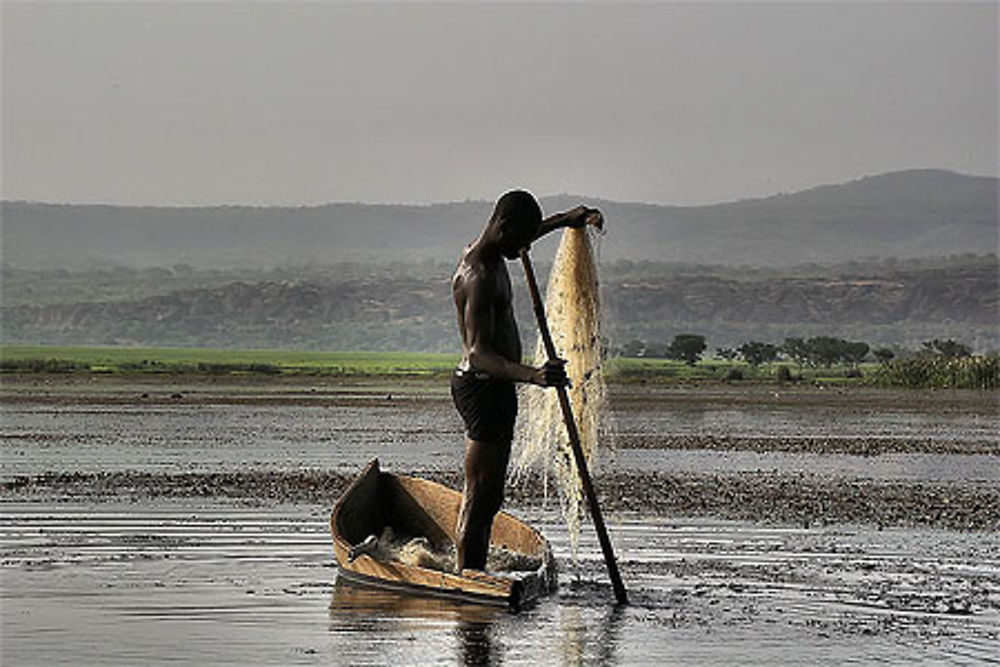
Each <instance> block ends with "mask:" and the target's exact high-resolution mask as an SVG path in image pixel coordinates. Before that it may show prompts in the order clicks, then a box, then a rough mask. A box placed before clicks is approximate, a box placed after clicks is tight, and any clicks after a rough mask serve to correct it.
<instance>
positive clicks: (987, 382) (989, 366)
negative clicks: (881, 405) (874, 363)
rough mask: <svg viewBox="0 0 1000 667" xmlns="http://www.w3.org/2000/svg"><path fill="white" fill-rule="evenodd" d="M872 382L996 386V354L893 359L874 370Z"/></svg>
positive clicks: (999, 363)
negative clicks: (876, 370) (875, 371)
mask: <svg viewBox="0 0 1000 667" xmlns="http://www.w3.org/2000/svg"><path fill="white" fill-rule="evenodd" d="M873 381H874V382H875V383H876V384H882V385H889V386H896V387H912V388H915V389H982V390H995V389H997V388H998V387H1000V355H996V354H988V355H984V356H978V357H951V358H949V357H944V356H936V355H935V356H932V355H918V356H916V357H910V358H908V359H897V360H895V361H892V362H890V363H888V364H886V365H885V366H883V367H881V368H880V369H879V370H878V372H877V373H876V374H875V377H874V379H873Z"/></svg>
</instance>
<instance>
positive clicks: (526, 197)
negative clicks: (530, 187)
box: [489, 190, 542, 259]
mask: <svg viewBox="0 0 1000 667" xmlns="http://www.w3.org/2000/svg"><path fill="white" fill-rule="evenodd" d="M541 224H542V209H541V207H540V206H539V205H538V202H537V201H536V200H535V198H534V196H533V195H532V194H531V193H530V192H525V191H524V190H511V191H510V192H508V193H506V194H504V195H503V196H502V197H500V199H498V200H497V205H496V207H495V208H494V209H493V215H492V216H490V222H489V226H490V228H492V229H493V230H494V232H495V234H496V236H495V237H494V238H495V239H496V243H497V246H498V247H499V249H500V253H501V254H502V255H503V256H504V257H506V258H507V259H517V256H518V253H520V251H521V249H522V248H526V247H528V246H529V245H531V242H532V241H534V240H535V238H536V237H537V236H538V229H539V227H540V226H541Z"/></svg>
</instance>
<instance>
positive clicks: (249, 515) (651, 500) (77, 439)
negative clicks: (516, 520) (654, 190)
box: [0, 378, 1000, 664]
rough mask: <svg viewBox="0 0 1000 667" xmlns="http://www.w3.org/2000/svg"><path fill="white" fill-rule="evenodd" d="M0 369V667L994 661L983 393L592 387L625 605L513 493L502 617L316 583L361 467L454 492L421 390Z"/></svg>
mask: <svg viewBox="0 0 1000 667" xmlns="http://www.w3.org/2000/svg"><path fill="white" fill-rule="evenodd" d="M4 380H5V381H4V384H3V387H2V388H0V410H2V417H3V428H2V431H0V435H2V439H0V447H2V450H0V451H2V454H3V458H2V461H0V465H2V474H0V506H2V507H3V513H2V514H3V519H2V523H0V528H2V530H0V538H2V540H0V552H2V553H0V567H2V570H0V574H2V577H3V586H2V602H3V604H2V611H0V614H2V621H3V628H2V629H3V634H2V637H3V654H2V657H3V662H4V664H70V663H72V664H136V663H151V662H152V663H157V662H168V661H170V662H182V663H188V664H230V663H232V664H237V663H239V664H247V663H257V664H265V663H266V664H330V663H331V662H333V663H340V664H345V663H346V664H385V663H387V662H399V663H401V664H434V663H439V664H454V663H455V662H456V661H459V662H461V661H466V662H477V661H480V662H481V661H483V660H492V661H493V662H508V663H517V664H524V663H532V664H634V663H643V662H653V661H665V660H666V661H670V662H675V663H676V662H679V663H685V664H686V663H706V664H721V663H727V664H730V663H733V662H740V663H743V664H771V663H774V662H805V661H808V662H817V663H820V664H842V663H843V662H845V661H850V660H855V661H864V662H875V661H888V662H897V663H903V662H911V661H925V662H926V661H931V662H935V661H937V662H948V663H950V664H961V663H963V662H968V663H969V664H982V663H984V662H987V663H988V662H989V661H991V660H994V661H995V660H996V652H995V647H996V645H997V643H998V641H1000V537H998V535H1000V530H998V528H1000V522H998V513H1000V509H998V508H1000V496H998V486H1000V485H998V484H997V477H996V475H997V468H998V466H997V465H996V464H997V462H998V460H1000V458H998V457H1000V446H998V444H997V435H996V424H997V418H998V409H997V401H996V396H988V395H983V394H978V393H962V392H957V393H953V392H942V393H936V394H935V393H931V392H927V393H910V392H886V391H879V390H864V389H862V390H858V392H857V393H856V394H854V395H852V394H851V393H850V391H853V390H849V391H845V392H844V393H840V392H839V391H837V390H830V389H819V388H791V389H790V390H785V389H778V390H775V388H773V387H710V388H683V389H682V388H652V389H651V388H635V387H618V388H614V387H613V388H612V390H613V394H612V406H611V407H612V411H613V415H612V420H611V421H612V427H613V428H612V430H611V431H610V432H609V436H610V437H612V438H613V439H614V440H616V441H617V442H616V444H617V445H618V449H617V451H616V452H614V453H611V454H606V455H605V456H604V460H603V461H602V463H601V465H600V466H599V467H598V471H597V475H596V481H597V485H598V489H599V493H600V495H601V497H602V506H603V507H604V509H605V515H606V517H605V518H606V519H607V521H608V523H609V529H610V532H611V535H612V539H613V540H614V541H615V547H616V552H617V553H618V556H619V560H620V564H621V569H622V573H623V576H624V577H625V580H626V584H627V586H628V588H629V592H630V597H631V602H632V604H630V605H629V606H628V607H624V608H615V607H613V606H612V605H611V602H612V601H613V595H612V593H611V589H610V586H609V585H607V584H606V574H605V572H604V566H603V563H602V561H601V556H600V551H599V549H598V548H597V545H596V540H595V539H594V537H593V535H592V530H590V528H589V526H585V527H584V531H583V535H582V541H581V548H580V553H579V562H574V561H573V559H572V557H571V551H570V546H569V536H568V534H567V533H566V529H565V527H564V525H563V524H562V522H561V519H560V518H559V516H558V502H557V501H556V500H555V499H554V498H552V497H549V498H547V499H546V491H545V489H544V488H543V486H542V484H541V483H540V481H539V479H538V478H537V477H528V478H527V479H526V480H523V481H521V482H520V483H518V484H516V485H512V486H511V488H510V492H509V495H508V507H509V508H510V509H511V510H512V511H514V512H515V513H517V514H518V515H519V516H522V517H523V518H526V519H528V520H529V521H531V522H532V523H534V524H536V525H538V526H539V527H540V528H541V529H542V531H543V532H544V533H545V534H546V536H547V537H548V538H549V539H550V540H551V541H552V542H553V547H554V550H555V553H556V555H557V558H558V560H559V562H560V566H561V568H562V574H561V580H562V585H561V588H560V590H559V592H558V593H557V595H556V596H555V597H554V598H551V599H549V600H546V601H544V602H542V603H541V604H539V605H538V606H537V607H535V608H533V609H530V610H527V611H526V612H523V613H521V614H518V615H510V614H507V613H504V612H497V611H494V610H484V609H482V608H478V607H472V608H469V607H463V606H456V605H453V604H448V603H442V602H437V601H428V600H426V599H422V598H413V597H408V596H398V595H390V594H386V593H379V592H375V591H371V590H368V589H357V588H355V587H350V586H346V585H344V584H343V583H340V582H338V580H337V576H336V569H335V567H334V564H333V554H332V548H331V545H330V538H329V532H328V524H327V522H328V518H329V510H330V508H331V507H332V504H333V501H334V500H335V499H336V497H337V496H338V495H339V494H340V492H341V491H342V490H343V488H344V487H345V486H346V484H347V482H348V481H349V480H350V479H351V478H352V477H353V476H354V474H356V473H357V471H358V470H359V469H360V467H361V465H363V464H364V463H365V462H367V460H368V459H369V458H371V457H372V456H373V455H377V456H379V458H380V459H381V460H382V461H383V464H384V465H386V467H389V468H391V469H393V470H395V471H398V472H404V473H414V474H419V475H422V476H426V477H429V478H432V479H435V480H437V481H442V482H445V483H448V484H450V485H452V486H457V485H458V484H459V483H460V478H459V473H458V470H457V468H458V464H457V462H458V461H459V460H460V458H459V457H460V448H461V430H460V429H461V427H460V424H459V423H458V422H457V418H455V416H454V414H453V409H452V408H451V405H450V402H449V400H448V397H447V394H446V392H445V391H444V390H441V388H439V387H437V386H436V385H435V384H434V383H433V382H427V381H413V382H409V383H404V384H401V385H398V386H392V387H386V386H385V384H384V383H383V382H382V381H378V382H373V381H370V380H368V381H364V380H355V381H348V382H329V383H315V384H312V383H310V384H303V383H301V382H287V383H286V382H278V383H271V382H259V381H256V380H252V379H251V380H245V381H244V380H241V381H238V382H219V381H218V380H216V379H204V380H199V381H196V382H189V381H186V380H185V381H184V382H176V381H174V380H170V379H156V380H153V381H150V380H148V379H146V378H133V379H127V380H126V381H125V382H122V381H121V379H117V380H115V381H112V380H108V379H105V378H100V379H98V380H97V381H96V382H91V381H90V380H89V379H79V378H67V379H63V380H59V379H56V380H55V381H50V382H49V383H48V384H36V383H37V382H38V378H22V379H15V380H14V381H13V382H11V381H9V380H8V379H7V378H5V379H4ZM775 394H777V395H775ZM776 442H777V443H779V444H778V445H777V446H775V447H768V446H767V444H768V443H776ZM871 443H876V444H875V445H872V444H871ZM549 493H550V494H551V491H550V492H549Z"/></svg>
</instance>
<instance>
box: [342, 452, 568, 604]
mask: <svg viewBox="0 0 1000 667" xmlns="http://www.w3.org/2000/svg"><path fill="white" fill-rule="evenodd" d="M461 502H462V494H461V493H459V492H458V491H455V490H454V489H450V488H448V487H446V486H443V485H441V484H437V483H436V482H431V481H428V480H425V479H420V478H417V477H407V476H404V475H394V474H392V473H388V472H383V471H381V470H380V469H379V463H378V459H375V460H373V461H372V462H371V463H369V464H368V466H367V467H366V468H365V469H364V471H363V472H362V473H361V474H360V475H359V476H358V478H357V479H355V480H354V481H353V482H352V483H351V485H350V486H349V487H348V488H347V490H346V491H344V494H343V495H342V496H341V497H340V499H339V500H338V501H337V504H336V505H335V506H334V508H333V513H332V515H331V516H330V528H331V531H332V533H333V550H334V552H335V553H336V556H337V563H338V565H339V567H340V576H342V577H344V578H345V579H347V580H349V581H352V582H358V583H364V584H369V585H373V586H377V587H380V588H386V589H390V590H399V591H407V592H412V593H416V594H420V595H431V596H435V597H445V598H452V599H456V600H461V601H465V602H477V603H483V604H490V605H495V606H505V607H508V608H510V609H513V610H517V609H521V608H523V607H525V606H527V605H529V604H531V603H532V602H534V601H535V600H537V599H538V598H539V597H541V596H543V595H546V594H548V593H550V592H552V591H553V590H555V586H556V567H555V559H554V558H553V557H552V550H551V548H550V547H549V543H548V542H547V541H546V540H545V538H544V537H542V535H541V533H539V532H538V531H537V530H535V529H534V528H532V527H531V526H529V525H528V524H526V523H524V522H523V521H520V520H519V519H516V518H515V517H513V516H511V515H510V514H508V513H506V512H500V513H498V514H497V516H496V518H495V519H494V521H493V531H492V533H491V534H490V549H491V552H495V553H503V554H508V555H512V556H513V557H514V558H513V559H507V560H508V562H510V563H514V565H513V566H512V569H508V570H499V569H498V570H497V571H480V570H463V571H462V572H461V573H455V572H453V571H450V570H451V569H452V568H451V567H442V566H441V564H439V563H435V562H433V559H428V558H424V559H417V560H416V561H414V560H412V559H410V560H407V559H400V558H398V557H396V554H394V552H392V551H391V550H389V549H386V548H385V547H386V546H387V545H385V544H380V543H379V542H380V540H381V541H382V542H385V541H386V540H387V539H389V536H391V537H392V538H393V539H395V540H396V541H397V543H399V542H401V541H404V540H408V539H411V540H414V541H416V542H420V543H422V544H425V545H426V546H427V547H428V550H429V551H431V552H434V553H439V554H440V553H448V552H449V551H450V552H451V553H454V543H455V524H456V521H457V518H458V511H459V506H460V505H461ZM488 567H489V566H488Z"/></svg>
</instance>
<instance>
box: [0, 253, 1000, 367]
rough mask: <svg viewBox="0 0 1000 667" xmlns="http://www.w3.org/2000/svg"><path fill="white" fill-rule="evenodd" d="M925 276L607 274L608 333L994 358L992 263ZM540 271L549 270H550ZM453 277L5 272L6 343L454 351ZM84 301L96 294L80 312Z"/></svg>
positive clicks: (334, 269) (627, 269)
mask: <svg viewBox="0 0 1000 667" xmlns="http://www.w3.org/2000/svg"><path fill="white" fill-rule="evenodd" d="M922 264H923V263H922V262H917V261H915V260H914V261H910V262H907V263H905V264H904V265H903V266H900V267H898V268H893V266H892V265H891V264H890V265H886V266H883V267H882V268H881V269H880V270H878V271H875V272H873V271H872V270H871V269H864V268H861V269H858V270H849V269H845V271H842V272H828V273H827V274H826V275H808V276H804V275H796V272H789V273H788V274H785V275H771V273H763V274H762V273H760V272H758V273H754V272H749V271H738V272H734V271H731V270H727V269H720V268H718V267H691V268H690V269H677V268H676V267H672V266H668V265H662V264H651V263H645V262H619V263H612V264H609V265H607V266H606V267H605V270H603V271H602V276H601V277H602V295H603V300H604V322H605V325H606V330H605V333H606V334H607V337H608V339H609V342H610V343H611V344H612V345H616V346H621V345H622V344H624V343H625V342H626V341H629V340H631V339H634V338H638V339H642V340H644V341H648V342H656V343H668V342H669V341H670V340H671V339H672V337H673V336H674V335H676V334H678V333H699V334H702V335H705V336H706V337H707V338H708V341H709V345H710V346H711V347H718V346H723V345H726V346H732V345H739V344H741V343H743V342H746V341H747V340H750V339H755V340H763V341H769V342H781V341H782V340H784V338H786V337H811V336H821V335H826V336H831V335H832V336H839V337H843V338H848V339H851V340H863V341H865V342H868V343H871V344H876V345H900V346H903V347H907V348H910V349H914V348H919V346H920V343H921V342H923V341H926V340H930V339H933V338H943V339H947V338H955V339H957V340H960V341H962V342H965V343H967V344H970V345H972V346H973V348H974V349H976V350H979V351H982V350H994V349H997V348H998V347H1000V330H998V328H997V322H998V317H1000V299H998V294H1000V290H998V283H997V280H998V272H997V257H996V255H992V256H987V255H983V256H979V257H956V258H954V259H952V260H950V261H948V262H941V263H940V264H939V265H938V266H927V267H924V266H922ZM538 269H539V274H540V275H542V276H544V275H546V274H547V273H548V267H547V266H545V265H544V264H539V266H538ZM727 274H734V275H732V276H730V275H727ZM449 278H450V267H449V266H445V265H410V266H404V265H399V266H395V267H393V268H392V270H385V271H375V270H372V269H361V268H360V267H357V266H355V267H351V266H331V267H325V268H323V269H306V270H299V271H288V270H280V271H261V272H259V273H257V275H256V276H254V274H253V272H247V271H244V270H241V271H239V272H237V273H236V274H230V273H226V272H220V271H211V272H200V271H176V272H172V271H169V270H166V269H144V270H129V269H119V270H115V271H103V272H93V273H73V272H68V271H58V272H52V271H49V272H42V271H19V270H7V271H5V272H4V282H5V285H6V287H5V304H4V307H3V309H2V316H0V340H3V341H4V342H6V343H15V342H20V343H50V344H110V345H167V346H173V345H182V346H211V347H264V348H267V347H284V348H289V347H290V348H312V349H339V350H343V349H369V350H371V349H382V350H427V351H442V352H455V351H456V350H457V348H458V344H459V343H458V336H457V334H456V331H455V316H454V306H453V304H452V302H451V290H450V288H449ZM514 287H515V297H516V299H515V308H516V310H517V316H518V319H519V321H520V322H522V324H523V328H522V334H523V335H524V336H525V343H526V349H533V347H532V346H533V344H534V331H535V328H534V327H533V326H532V321H533V316H532V313H531V309H530V304H529V303H528V300H527V296H526V294H525V291H526V290H525V289H524V287H523V283H522V281H521V280H519V279H518V280H515V285H514ZM88 294H91V295H94V297H96V298H94V297H91V298H92V300H84V299H86V298H87V295H88ZM7 302H9V303H7Z"/></svg>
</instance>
